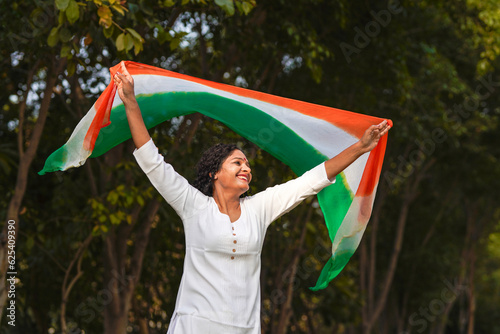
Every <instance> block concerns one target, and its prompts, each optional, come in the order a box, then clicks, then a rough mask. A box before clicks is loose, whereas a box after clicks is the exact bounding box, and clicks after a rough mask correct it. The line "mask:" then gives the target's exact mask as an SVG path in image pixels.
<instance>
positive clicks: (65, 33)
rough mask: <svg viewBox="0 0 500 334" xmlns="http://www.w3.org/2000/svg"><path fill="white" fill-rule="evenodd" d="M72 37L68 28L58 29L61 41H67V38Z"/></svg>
mask: <svg viewBox="0 0 500 334" xmlns="http://www.w3.org/2000/svg"><path fill="white" fill-rule="evenodd" d="M71 37H73V35H72V34H71V31H69V29H68V28H62V29H61V30H60V31H59V40H60V41H61V42H63V43H66V42H69V40H70V39H71Z"/></svg>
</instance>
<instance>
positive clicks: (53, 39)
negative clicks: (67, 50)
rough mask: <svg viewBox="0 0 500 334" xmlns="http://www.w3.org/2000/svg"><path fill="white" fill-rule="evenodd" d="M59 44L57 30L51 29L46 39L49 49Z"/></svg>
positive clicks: (55, 28)
mask: <svg viewBox="0 0 500 334" xmlns="http://www.w3.org/2000/svg"><path fill="white" fill-rule="evenodd" d="M57 42H59V29H58V28H57V27H54V28H52V30H51V31H50V34H49V37H47V44H48V45H49V46H50V47H54V46H56V45H57Z"/></svg>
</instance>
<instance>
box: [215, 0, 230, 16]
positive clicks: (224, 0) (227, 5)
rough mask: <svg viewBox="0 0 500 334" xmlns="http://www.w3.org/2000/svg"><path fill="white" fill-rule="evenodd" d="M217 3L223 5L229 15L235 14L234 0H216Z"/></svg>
mask: <svg viewBox="0 0 500 334" xmlns="http://www.w3.org/2000/svg"><path fill="white" fill-rule="evenodd" d="M215 4H216V5H217V6H219V7H221V8H222V9H223V10H224V11H225V12H226V14H227V15H229V16H232V15H234V3H233V0H215Z"/></svg>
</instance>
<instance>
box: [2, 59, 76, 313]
mask: <svg viewBox="0 0 500 334" xmlns="http://www.w3.org/2000/svg"><path fill="white" fill-rule="evenodd" d="M38 64H39V63H38V62H37V63H36V64H35V66H34V67H33V68H32V69H31V71H30V72H29V74H28V79H27V84H28V86H27V91H26V94H25V98H24V100H23V101H22V102H21V105H20V106H19V111H20V115H19V121H20V123H19V125H20V126H21V127H22V126H24V110H25V108H26V103H27V96H28V93H29V90H30V89H31V83H32V81H33V76H34V74H35V72H36V70H37V67H38ZM65 64H66V62H65V60H60V59H56V56H53V57H52V64H51V66H50V67H49V68H48V69H47V80H46V82H45V85H46V86H45V90H44V94H43V99H42V102H41V104H40V109H39V113H38V119H37V120H36V123H35V125H34V128H33V131H32V132H31V137H30V138H24V137H23V133H24V129H22V128H19V129H18V151H19V166H18V170H17V178H16V185H15V187H14V195H13V196H12V198H11V199H10V202H9V206H8V208H7V221H6V223H5V224H4V226H3V229H2V240H0V322H1V319H3V311H4V309H5V306H6V302H7V285H6V284H7V278H9V277H15V275H16V274H9V275H7V272H13V273H15V272H16V270H17V268H15V267H10V266H8V263H7V259H8V251H9V248H8V245H9V244H8V240H7V236H8V235H9V234H8V231H9V226H13V229H12V227H11V229H12V230H11V234H10V235H13V236H14V239H13V240H14V241H15V240H17V235H18V234H19V230H18V228H19V224H18V222H19V211H20V209H21V205H22V201H23V198H24V195H25V193H26V188H27V185H28V173H29V170H30V167H31V163H32V162H33V159H34V158H35V155H36V151H37V149H38V144H39V143H40V139H41V137H42V133H43V129H44V127H45V121H46V119H47V115H48V113H49V107H50V101H51V99H52V91H53V89H54V87H55V85H56V83H57V77H58V75H59V74H60V73H61V72H62V71H63V68H64V66H65ZM25 143H27V144H26V145H27V147H26V150H25V148H24V145H25ZM12 231H14V232H15V233H14V234H12ZM14 245H15V243H14Z"/></svg>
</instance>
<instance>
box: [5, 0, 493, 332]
mask: <svg viewBox="0 0 500 334" xmlns="http://www.w3.org/2000/svg"><path fill="white" fill-rule="evenodd" d="M400 3H401V4H400V7H401V8H402V9H403V11H402V12H401V13H398V14H393V15H391V16H390V22H389V23H388V24H387V25H386V26H385V27H383V26H382V25H381V24H380V23H379V27H380V31H379V33H377V34H373V33H372V34H371V35H373V36H369V35H368V34H366V27H367V25H368V24H369V23H370V22H377V20H376V19H375V18H374V15H373V13H382V12H383V11H384V10H388V6H387V2H369V3H368V2H366V1H321V0H314V1H312V0H308V1H306V0H300V1H279V0H273V1H261V2H257V3H256V2H255V1H244V0H237V1H224V0H216V1H215V0H214V1H209V0H206V1H203V0H164V1H156V0H155V1H152V0H151V1H149V0H146V1H137V2H132V1H127V2H125V1H116V0H115V1H103V0H87V1H83V0H80V1H77V0H57V1H54V2H34V1H27V0H26V1H15V2H6V1H5V2H2V4H1V5H0V8H1V9H2V11H0V22H2V27H3V28H4V30H5V31H6V32H7V33H6V35H5V38H3V39H2V40H0V45H1V46H2V47H1V48H0V57H1V58H0V60H1V63H2V67H1V71H0V82H1V83H2V87H4V94H3V95H2V96H0V99H1V100H0V102H1V105H2V114H1V117H0V137H1V143H2V144H1V145H0V166H1V168H0V171H1V173H0V179H1V183H0V184H1V187H2V191H3V193H4V194H5V196H4V197H2V200H0V203H1V205H0V212H3V213H4V214H5V212H4V211H5V208H6V207H7V204H8V198H10V197H12V194H13V192H14V186H15V172H16V169H17V163H16V161H17V158H18V152H17V150H16V147H15V143H17V134H18V131H19V129H18V128H17V126H18V125H19V106H20V102H21V101H23V99H24V94H25V93H26V92H27V91H28V90H29V91H30V94H29V101H30V103H29V104H28V105H27V108H26V110H25V115H26V117H25V129H24V131H25V133H30V132H31V131H32V129H33V124H34V122H35V121H36V119H37V117H38V114H37V110H38V108H39V104H40V101H41V97H42V96H43V87H44V83H45V80H46V78H47V69H48V65H49V61H50V59H52V58H53V57H57V59H58V60H61V59H62V58H65V59H66V60H67V61H68V65H67V71H66V73H64V75H63V76H62V77H61V78H60V79H61V80H60V81H59V82H58V85H57V87H56V89H55V90H54V96H53V98H52V101H51V109H50V115H49V118H48V120H47V123H46V128H45V130H44V135H43V139H42V144H41V145H40V147H39V150H38V152H37V157H36V159H35V162H34V166H33V168H32V169H33V170H32V172H31V174H30V177H29V180H28V189H29V190H28V192H27V194H26V197H25V198H24V199H23V211H22V214H21V216H20V217H21V222H20V223H21V230H22V233H23V234H22V235H21V236H20V238H19V241H18V248H17V251H18V258H19V259H20V260H19V270H20V272H21V273H22V275H20V279H21V282H20V285H19V291H18V292H19V294H18V296H19V299H17V301H18V305H20V306H21V308H19V309H23V310H26V312H19V313H18V317H19V323H23V326H24V327H22V328H20V329H19V331H20V332H26V333H32V332H40V333H46V332H48V331H49V329H50V328H52V329H53V330H54V331H55V332H59V331H60V325H59V319H58V317H59V316H60V305H61V297H60V296H61V286H62V283H63V278H64V268H66V267H67V266H68V265H69V263H70V262H71V261H72V259H73V256H74V255H75V253H76V250H77V249H78V247H79V245H81V242H82V241H83V240H84V239H85V238H86V236H87V235H89V234H90V233H93V234H94V235H95V236H98V238H94V240H93V241H92V243H91V244H90V246H89V248H88V250H87V251H86V252H85V253H84V257H83V259H82V270H83V272H84V273H83V275H82V277H81V278H80V280H78V281H77V283H76V285H75V287H74V289H73V290H72V292H71V294H70V296H69V301H68V307H67V320H68V321H69V322H71V323H73V324H76V325H77V327H78V328H82V329H85V331H86V332H89V333H94V332H95V333H99V332H102V328H103V321H104V318H103V316H102V314H103V309H104V307H105V305H103V303H102V301H101V302H100V300H99V298H100V297H102V289H103V276H104V275H105V273H106V270H107V268H106V266H105V265H104V261H103V258H104V255H103V248H104V245H103V243H104V242H105V240H106V238H107V237H109V236H116V231H117V230H119V229H120V228H123V227H124V226H125V227H130V228H131V229H132V233H131V234H130V236H129V237H127V240H126V244H127V246H128V247H129V248H127V249H128V250H127V252H126V255H125V257H126V258H125V259H123V260H124V261H125V262H126V261H129V260H130V258H131V255H132V252H133V246H134V242H135V236H136V235H135V234H134V233H135V230H134V228H136V226H137V223H138V222H140V221H141V219H143V216H141V215H140V214H139V215H137V216H134V215H135V213H136V211H141V210H142V209H144V208H145V207H146V206H147V205H148V203H150V202H151V200H152V199H153V198H156V197H157V194H156V191H155V190H154V189H152V188H151V186H150V185H149V181H148V180H147V178H146V177H145V176H144V175H143V174H142V173H141V172H140V171H139V170H138V168H137V166H136V164H135V162H133V161H132V160H131V157H130V154H131V152H132V149H131V148H130V147H127V145H128V144H125V145H123V146H120V148H118V149H117V150H118V151H119V152H121V153H120V154H118V153H116V151H114V152H109V153H108V154H107V155H105V156H103V157H100V158H97V159H92V160H91V161H88V162H87V164H88V165H86V166H83V167H81V168H78V169H74V170H71V171H68V172H64V173H54V174H52V175H48V176H44V177H38V176H36V173H35V171H36V170H39V169H40V168H41V165H42V164H43V161H44V159H45V158H46V157H47V156H48V155H49V154H50V153H51V152H52V151H53V150H54V149H56V148H57V147H59V146H60V145H61V144H62V143H63V142H64V140H66V139H67V138H68V137H69V135H70V134H71V131H72V129H73V128H74V127H75V125H76V124H77V122H78V121H79V119H80V118H81V117H82V115H83V114H84V113H86V112H87V110H88V109H89V108H90V106H91V105H92V104H93V103H94V101H95V100H96V98H97V96H98V95H99V94H100V92H101V91H102V89H103V87H105V85H106V84H107V82H108V80H109V79H108V78H107V77H106V75H105V74H103V72H106V69H107V68H109V67H110V66H113V65H114V64H116V63H117V62H118V61H119V60H121V59H133V60H136V61H140V62H144V63H147V64H152V65H156V66H160V67H163V68H167V69H170V70H174V71H178V72H183V73H187V74H190V75H194V76H198V77H203V78H207V79H210V80H215V81H220V82H224V83H227V84H235V85H240V86H244V87H248V88H251V89H256V90H260V91H264V92H269V93H273V94H276V95H280V96H286V97H290V98H295V99H299V100H304V101H308V102H314V103H318V104H323V105H330V106H334V107H338V108H341V109H347V110H352V111H356V112H363V113H367V114H371V115H375V116H379V117H386V118H391V119H392V120H393V121H394V124H395V126H394V129H393V130H391V132H390V134H389V146H388V150H387V154H386V158H385V162H384V170H383V172H382V177H381V180H380V184H379V194H378V197H377V201H378V200H380V201H382V203H381V207H382V209H381V210H380V213H379V216H378V217H377V218H379V219H380V223H379V228H378V233H377V247H376V254H375V255H376V259H375V260H376V263H377V271H376V272H375V277H376V286H375V290H376V291H375V295H376V296H377V295H378V294H379V293H380V291H379V290H380V287H381V286H382V283H383V282H384V278H385V273H386V268H387V266H388V264H389V259H390V257H391V256H392V254H393V253H394V247H393V246H394V245H393V241H394V231H395V228H396V223H397V221H398V218H399V214H400V208H401V207H402V206H403V204H404V203H405V201H406V200H407V197H408V196H410V195H414V196H415V199H414V200H413V202H412V204H411V205H410V207H409V213H408V218H407V221H406V229H405V234H404V241H403V244H402V249H401V254H400V257H399V260H398V265H397V269H396V273H395V279H394V282H393V284H392V285H391V290H390V294H389V298H388V303H387V305H386V307H385V309H384V312H383V316H382V318H381V319H379V322H378V324H379V325H381V326H380V327H379V328H378V329H377V330H376V331H375V332H380V333H383V330H384V328H387V330H388V331H389V332H395V331H396V327H397V322H400V323H403V324H404V326H405V328H404V329H408V330H409V331H410V332H412V333H413V332H416V331H417V330H418V327H414V326H413V327H412V326H411V324H410V323H409V317H410V315H411V314H412V313H413V312H417V313H418V311H419V309H420V308H421V307H428V305H429V304H430V302H432V301H433V300H435V299H436V298H437V299H439V296H440V293H441V291H442V289H443V287H444V286H445V283H444V282H453V280H454V279H456V278H459V277H460V275H462V271H464V270H465V271H466V272H468V271H469V270H471V269H470V264H467V265H466V268H465V269H464V268H463V267H462V266H463V265H462V254H463V252H464V250H470V249H469V248H470V247H469V246H467V245H466V242H465V240H466V237H471V233H470V231H468V230H467V226H468V225H467V221H468V219H470V217H471V213H472V212H473V211H474V210H471V208H473V206H470V205H471V203H473V204H474V205H476V211H477V212H480V213H481V214H480V215H476V216H472V217H476V218H477V219H476V220H475V221H476V222H477V224H476V225H477V226H478V227H481V228H478V230H477V231H476V232H475V234H474V238H475V239H473V240H474V242H473V244H474V245H475V247H476V248H475V250H476V252H477V257H478V261H477V263H476V271H475V276H474V277H475V283H476V296H477V308H476V332H478V333H490V332H494V331H495V330H496V331H498V319H499V318H500V315H499V313H498V307H497V305H498V303H499V301H498V287H499V285H498V275H499V274H498V270H499V267H498V263H499V262H498V261H499V254H498V252H497V249H498V245H497V244H498V221H499V217H498V203H497V202H495V201H494V199H495V198H496V196H497V194H496V189H498V187H499V184H498V182H499V181H498V180H500V177H499V176H500V167H499V166H500V163H499V159H500V150H499V148H498V145H497V143H498V142H499V140H500V138H499V131H498V125H499V115H500V110H499V108H498V106H499V105H500V100H499V96H500V94H498V89H500V72H499V70H498V69H499V68H500V62H499V58H498V54H499V52H500V51H499V47H500V40H499V36H500V32H499V17H500V16H499V15H498V4H497V2H496V1H494V0H489V1H482V0H481V1H479V0H477V1H476V0H469V1H458V2H457V1H451V0H449V1H445V0H440V1H434V2H430V1H422V2H410V1H401V2H400ZM372 25H373V24H372ZM368 27H370V26H369V25H368ZM358 31H362V32H364V33H365V34H366V36H368V37H370V38H369V42H367V44H366V45H365V46H363V47H361V46H360V44H359V43H358V45H356V41H358V42H359V41H361V40H362V38H361V37H360V35H359V32H358ZM341 43H349V44H350V45H352V46H354V47H356V48H357V49H358V50H359V52H354V53H352V54H351V55H350V62H348V61H347V58H346V56H345V54H344V53H343V52H342V48H341V46H340V45H341ZM47 45H48V46H49V47H47ZM55 55H56V56H55ZM37 61H39V65H38V67H37V68H36V69H35V75H34V84H33V85H32V86H31V87H27V84H26V73H27V72H28V71H29V70H30V69H31V68H32V67H33V66H34V64H36V63H37ZM73 74H76V75H73ZM72 75H73V76H72ZM80 95H81V96H83V98H81V97H80V98H79V97H78V96H80ZM151 134H152V136H153V138H154V140H155V143H156V144H157V145H158V146H159V147H160V149H161V152H162V153H164V154H165V157H166V160H167V161H168V162H170V163H172V165H173V166H174V167H175V169H176V170H177V171H179V172H180V173H181V174H182V175H184V176H186V177H187V178H188V179H190V180H192V179H193V176H194V168H193V167H194V166H195V164H196V161H197V159H198V157H199V156H200V155H201V153H202V151H203V150H204V149H205V148H207V147H208V146H211V145H212V144H213V143H215V142H218V141H225V142H236V143H238V144H240V145H241V146H243V148H244V150H245V151H246V153H247V156H248V157H249V158H250V161H251V163H252V169H253V173H254V175H255V179H254V180H255V182H253V183H252V192H253V193H256V192H258V191H259V190H261V189H265V188H266V187H267V186H271V185H274V184H278V183H281V182H284V181H286V180H289V179H291V178H292V177H294V175H293V173H291V172H290V171H289V170H288V169H287V168H286V167H284V166H283V165H282V164H281V163H280V162H279V161H277V160H276V159H274V158H272V157H270V156H269V155H268V154H266V153H265V152H263V151H262V150H260V149H259V148H258V147H255V146H254V145H253V144H251V143H249V142H248V141H246V140H245V139H243V138H240V137H239V136H237V135H235V134H234V133H233V132H231V131H230V130H229V129H227V128H226V127H225V126H223V125H222V124H220V123H218V122H215V121H213V120H210V119H207V118H205V117H201V118H197V116H196V115H192V116H189V117H182V118H179V119H174V120H172V121H171V122H166V123H164V124H162V125H160V126H158V127H156V128H155V129H154V130H152V131H151ZM113 159H114V160H113ZM111 160H113V161H114V163H110V162H109V161H111ZM428 164H429V168H428V169H424V167H426V166H427V165H428ZM418 178H421V181H420V183H419V184H418V187H417V188H416V191H415V192H410V193H408V192H407V189H408V188H409V187H410V186H411V185H413V184H414V182H415V181H416V180H417V179H418ZM92 185H95V189H94V188H93V186H92ZM383 193H387V195H386V197H383V196H382V194H383ZM315 205H316V203H315V201H310V202H306V203H304V204H303V205H301V206H299V207H298V208H296V209H295V210H294V211H292V212H291V213H289V214H287V215H285V216H284V217H282V218H281V219H280V221H278V222H275V223H274V224H273V225H271V227H270V229H269V231H268V235H267V239H266V243H265V248H264V251H263V258H262V264H263V267H262V299H263V306H262V309H263V311H264V316H263V327H264V331H265V332H266V333H274V332H273V330H272V329H273V328H276V326H277V324H278V322H279V317H280V315H281V314H282V313H283V312H282V311H283V309H282V308H283V305H284V304H285V303H284V300H283V299H282V298H280V296H283V295H285V294H286V291H287V289H288V287H289V283H290V277H287V276H286V275H284V274H285V273H286V272H287V270H289V269H290V265H291V263H292V262H293V260H294V256H295V255H297V256H298V263H299V267H298V274H297V275H296V277H294V278H293V279H292V283H293V284H294V285H293V300H292V303H291V310H292V314H293V316H292V317H290V320H289V321H290V323H289V325H288V327H287V331H288V332H290V333H308V332H318V333H322V332H328V333H332V332H336V333H340V332H349V331H350V332H360V327H361V323H362V322H363V318H362V315H361V313H362V312H361V311H360V310H361V308H362V307H363V305H365V304H366V302H367V291H362V290H360V289H359V283H360V282H359V280H360V275H361V273H360V271H361V270H360V268H359V266H360V259H359V255H360V254H359V253H357V254H356V256H355V258H353V259H352V260H351V262H350V263H349V265H348V266H347V267H346V268H345V270H344V272H343V273H342V274H341V275H340V276H339V277H338V278H337V279H336V280H334V281H333V282H332V285H331V286H330V287H329V288H328V289H326V290H324V291H320V292H318V293H312V292H310V291H309V290H308V287H310V286H312V285H313V284H314V281H315V279H316V278H317V276H318V275H319V270H320V269H321V267H322V265H323V264H324V263H325V262H326V261H325V259H324V258H323V256H322V255H324V254H328V247H329V244H328V240H327V234H328V233H327V231H326V230H325V227H324V225H323V221H322V217H321V213H320V212H319V210H318V209H317V207H316V206H315ZM311 207H312V208H313V209H312V211H311V216H310V217H309V218H307V219H306V217H307V214H308V212H309V209H310V208H311ZM134 217H136V218H134ZM304 224H305V233H306V234H305V238H304V243H303V245H302V246H300V245H299V243H298V240H300V236H301V233H302V231H303V229H302V228H303V227H304ZM371 232H372V230H371V224H369V225H368V231H367V233H366V234H365V237H364V239H363V242H367V241H369V240H371V239H370V238H371ZM301 247H302V248H301ZM317 247H319V248H317ZM468 247H469V248H468ZM184 249H185V245H184V234H183V229H182V224H181V222H180V219H179V218H178V217H177V215H176V213H175V212H174V211H173V210H172V209H171V208H170V207H169V206H168V205H162V207H161V208H160V211H159V213H158V215H157V217H156V218H155V220H154V223H153V225H152V233H151V236H150V240H149V245H148V247H147V249H146V252H147V253H146V256H145V259H144V262H143V271H142V276H141V280H140V283H139V286H138V287H137V289H136V297H137V298H135V299H134V303H136V305H134V308H133V309H132V310H131V311H130V314H131V317H130V319H131V320H130V328H131V331H132V332H133V333H139V321H140V319H142V320H144V319H145V320H146V323H150V328H149V330H150V333H164V332H165V330H166V327H167V325H168V322H169V319H170V316H171V313H172V311H173V308H174V304H175V297H176V293H177V288H178V285H179V282H180V277H181V275H182V263H183V256H184ZM317 249H319V253H315V250H317ZM314 254H319V255H316V256H315V255H314ZM326 256H327V255H326ZM73 274H74V272H73ZM467 286H470V285H467ZM461 298H463V297H461ZM82 305H83V306H82ZM466 306H467V300H466V299H462V300H461V301H460V303H457V304H455V305H454V306H453V309H452V311H451V312H450V314H449V318H448V322H447V324H448V325H447V326H448V327H447V329H448V331H453V330H454V329H456V328H457V327H458V324H459V321H460V319H461V316H460V313H461V312H462V313H463V312H466V309H465V307H466ZM82 310H86V311H88V312H89V313H82ZM403 310H406V313H404V312H403ZM89 314H93V315H94V317H93V318H92V320H90V315H89ZM158 324H159V325H158ZM2 326H3V327H5V326H6V325H5V323H4V322H2ZM384 326H385V327H384ZM428 326H429V328H431V327H433V326H434V327H436V326H437V321H435V322H428ZM495 326H496V327H495ZM5 328H7V327H5ZM313 328H314V330H313Z"/></svg>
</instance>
